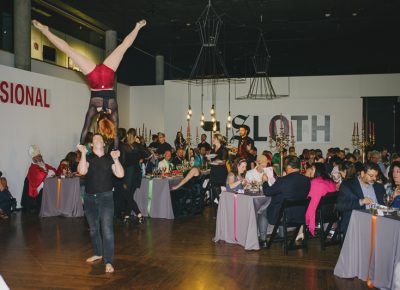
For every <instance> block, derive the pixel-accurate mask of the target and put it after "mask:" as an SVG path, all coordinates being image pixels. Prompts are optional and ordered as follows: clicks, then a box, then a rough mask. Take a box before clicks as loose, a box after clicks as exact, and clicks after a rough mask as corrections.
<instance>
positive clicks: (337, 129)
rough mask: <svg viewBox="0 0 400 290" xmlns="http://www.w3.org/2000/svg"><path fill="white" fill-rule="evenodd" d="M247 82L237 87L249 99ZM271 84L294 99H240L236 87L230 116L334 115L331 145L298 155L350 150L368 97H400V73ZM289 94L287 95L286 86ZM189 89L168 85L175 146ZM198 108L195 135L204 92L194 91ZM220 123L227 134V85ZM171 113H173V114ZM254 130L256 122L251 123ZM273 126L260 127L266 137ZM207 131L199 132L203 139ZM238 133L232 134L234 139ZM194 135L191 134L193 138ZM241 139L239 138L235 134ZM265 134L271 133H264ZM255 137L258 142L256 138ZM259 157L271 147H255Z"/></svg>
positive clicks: (168, 120)
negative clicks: (344, 148)
mask: <svg viewBox="0 0 400 290" xmlns="http://www.w3.org/2000/svg"><path fill="white" fill-rule="evenodd" d="M249 82H250V80H249V79H248V80H247V81H246V82H242V83H238V84H237V85H236V95H237V96H243V95H246V94H247V91H248V88H249ZM272 82H273V84H274V88H275V91H276V93H277V94H285V93H286V92H287V91H289V92H290V96H289V97H285V98H280V99H276V100H271V101H268V100H235V92H234V91H235V89H234V86H233V85H232V83H231V112H232V115H233V116H234V115H238V114H242V115H251V116H252V115H258V116H260V120H261V119H262V116H265V121H266V122H267V121H268V120H267V116H269V117H271V116H273V115H278V114H280V113H283V114H284V115H287V116H291V115H330V116H331V124H332V125H331V129H332V132H331V136H332V141H331V142H330V143H315V142H309V143H302V144H297V146H296V150H297V151H301V150H302V149H303V148H321V149H322V150H323V151H325V150H326V149H327V148H329V147H332V146H338V147H342V148H343V147H348V148H352V146H351V134H352V130H353V123H354V122H360V121H361V118H362V99H361V97H366V96H398V95H400V74H390V75H388V74H385V75H349V76H311V77H291V78H290V80H289V82H287V78H273V79H272ZM288 85H289V86H290V87H289V90H287V86H288ZM187 96H188V89H187V84H185V83H184V82H171V81H166V82H165V112H166V114H165V124H166V125H165V126H166V130H165V131H166V133H167V139H168V140H169V141H170V142H172V141H173V139H174V136H175V134H176V131H177V129H178V128H180V126H183V127H184V128H186V124H187V122H186V111H187V107H188V101H187V99H188V97H187ZM191 99H192V108H193V118H192V120H193V121H192V132H195V130H194V128H195V127H197V126H199V125H198V124H199V120H200V114H201V102H200V99H201V89H200V87H199V86H197V87H196V86H192V87H191ZM210 108H211V87H210V86H208V87H207V86H206V87H205V88H204V113H205V116H206V119H207V120H210V115H209V111H210ZM216 111H217V119H218V120H220V121H221V123H222V124H221V125H222V126H221V128H222V130H221V132H222V133H223V134H225V121H226V118H227V115H228V85H227V84H226V83H225V84H220V85H218V87H217V104H216ZM168 112H170V113H168ZM246 124H248V125H249V126H250V128H253V127H252V126H253V124H252V122H251V121H250V122H246ZM267 125H268V123H265V124H261V125H260V129H261V130H262V132H267V129H268V128H267ZM200 133H202V130H201V129H200V128H199V134H200ZM232 133H233V132H230V133H229V136H230V137H231V136H232ZM193 134H194V133H192V135H193ZM235 134H236V133H235ZM263 135H266V134H263ZM250 136H251V137H253V135H252V133H250ZM256 146H257V148H258V149H259V152H261V151H262V150H264V149H269V146H268V144H267V143H266V142H258V143H256Z"/></svg>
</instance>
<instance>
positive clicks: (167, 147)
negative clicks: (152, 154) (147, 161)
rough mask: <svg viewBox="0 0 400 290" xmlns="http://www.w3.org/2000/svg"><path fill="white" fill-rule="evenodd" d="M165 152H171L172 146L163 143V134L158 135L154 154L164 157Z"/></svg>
mask: <svg viewBox="0 0 400 290" xmlns="http://www.w3.org/2000/svg"><path fill="white" fill-rule="evenodd" d="M167 150H168V151H171V152H172V146H171V145H170V144H169V143H167V142H166V141H165V134H164V133H158V146H157V151H156V153H157V154H158V155H164V153H165V151H167Z"/></svg>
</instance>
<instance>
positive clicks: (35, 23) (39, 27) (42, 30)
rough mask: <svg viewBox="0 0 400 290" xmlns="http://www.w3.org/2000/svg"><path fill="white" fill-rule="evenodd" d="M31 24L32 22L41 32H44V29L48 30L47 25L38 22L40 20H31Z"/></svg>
mask: <svg viewBox="0 0 400 290" xmlns="http://www.w3.org/2000/svg"><path fill="white" fill-rule="evenodd" d="M32 24H33V26H35V27H36V28H37V29H39V30H40V31H41V32H44V31H48V30H49V27H48V26H46V25H43V24H42V23H40V22H39V21H37V20H32Z"/></svg>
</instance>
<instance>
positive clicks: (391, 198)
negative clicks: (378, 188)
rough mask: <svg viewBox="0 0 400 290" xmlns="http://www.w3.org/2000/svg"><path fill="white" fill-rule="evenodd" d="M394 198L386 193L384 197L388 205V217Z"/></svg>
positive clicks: (384, 201)
mask: <svg viewBox="0 0 400 290" xmlns="http://www.w3.org/2000/svg"><path fill="white" fill-rule="evenodd" d="M392 202H393V196H392V195H391V194H387V193H385V194H384V195H383V203H384V204H385V205H386V215H388V214H389V207H390V206H391V205H392Z"/></svg>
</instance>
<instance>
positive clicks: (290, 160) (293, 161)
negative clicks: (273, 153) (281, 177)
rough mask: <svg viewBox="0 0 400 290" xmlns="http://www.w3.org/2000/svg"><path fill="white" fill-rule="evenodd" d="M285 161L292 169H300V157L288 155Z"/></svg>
mask: <svg viewBox="0 0 400 290" xmlns="http://www.w3.org/2000/svg"><path fill="white" fill-rule="evenodd" d="M286 162H287V165H288V166H290V167H292V168H293V169H300V159H299V158H298V157H297V156H288V157H287V158H286Z"/></svg>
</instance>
